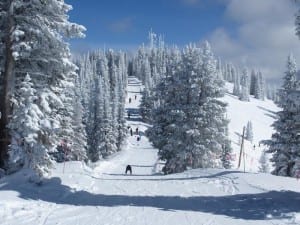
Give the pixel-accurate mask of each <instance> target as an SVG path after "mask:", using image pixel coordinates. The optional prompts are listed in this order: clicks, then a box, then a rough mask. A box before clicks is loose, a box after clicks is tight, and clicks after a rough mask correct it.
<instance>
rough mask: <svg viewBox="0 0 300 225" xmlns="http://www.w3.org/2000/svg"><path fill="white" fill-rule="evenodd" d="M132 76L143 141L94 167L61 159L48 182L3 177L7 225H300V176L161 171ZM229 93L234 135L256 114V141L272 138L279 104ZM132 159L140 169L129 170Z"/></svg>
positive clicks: (0, 214)
mask: <svg viewBox="0 0 300 225" xmlns="http://www.w3.org/2000/svg"><path fill="white" fill-rule="evenodd" d="M129 82H130V85H129V90H128V98H129V97H130V98H131V99H132V103H130V104H129V103H127V109H129V110H130V111H131V112H132V115H131V119H130V120H129V121H128V126H130V127H131V128H132V129H133V131H135V129H136V128H138V129H139V130H140V131H141V133H142V138H141V141H137V139H136V138H137V137H136V136H135V135H133V136H129V137H128V140H127V145H126V146H125V147H124V151H122V152H120V153H119V154H117V155H115V156H113V157H111V158H110V159H107V160H105V161H102V162H99V163H97V164H94V165H91V167H88V166H86V165H84V164H82V163H80V162H68V163H66V164H65V165H64V164H58V165H57V166H56V169H54V170H53V175H52V177H51V178H49V179H48V180H46V181H45V183H44V184H43V185H42V186H36V185H35V184H32V183H28V182H27V179H28V176H29V175H30V171H27V170H22V171H20V172H18V173H16V174H13V175H11V176H8V177H5V178H3V179H1V180H0V224H1V225H19V224H22V225H54V224H59V225H123V224H124V225H135V224H136V225H146V224H147V225H151V224H155V225H159V224H162V225H167V224H180V225H185V224H189V225H191V224H194V225H201V224H202V225H227V224H234V225H236V224H247V225H248V224H255V225H265V224H267V225H268V224H270V225H271V224H272V225H273V224H300V204H299V201H300V191H299V190H300V182H299V181H297V180H296V179H293V178H285V177H276V176H272V175H270V174H263V173H261V174H259V173H253V172H252V173H251V172H247V173H243V172H242V171H239V170H221V169H197V170H189V171H186V172H185V173H181V174H172V175H166V176H164V175H162V174H161V173H159V170H160V168H161V166H162V165H161V164H160V162H159V161H158V160H157V150H156V149H153V147H152V146H151V144H150V143H149V141H148V139H147V138H146V137H145V136H143V132H144V131H145V129H147V126H148V125H147V124H145V123H142V122H141V121H140V117H139V115H138V113H137V112H138V105H139V101H140V94H139V90H140V88H141V84H140V82H139V81H138V80H137V79H136V78H133V77H131V78H130V79H129ZM135 95H137V99H136V100H135ZM127 100H128V99H127ZM224 100H225V101H228V102H229V107H228V110H229V111H228V118H230V119H231V123H230V135H231V137H232V138H233V142H235V141H238V138H237V137H238V136H237V135H236V134H235V132H238V133H241V129H242V126H243V125H245V122H247V121H248V120H249V119H251V120H252V122H253V126H254V127H253V128H254V143H257V141H259V140H260V138H263V139H264V138H269V135H270V134H271V131H270V130H269V125H270V124H271V123H272V117H269V114H270V112H269V111H268V110H276V108H275V106H274V105H273V106H274V108H271V107H270V105H271V104H272V103H270V102H260V101H255V100H252V101H251V102H250V103H242V102H240V101H238V100H237V99H235V97H233V96H230V95H226V97H225V98H224ZM269 104H270V105H269ZM250 105H251V107H250ZM273 106H272V107H273ZM235 107H236V108H235ZM264 108H265V109H267V110H264ZM241 111H242V112H244V114H241V113H240V112H241ZM246 112H249V113H246ZM265 114H266V115H265ZM270 118H271V119H270ZM235 119H236V120H235ZM256 124H257V125H256ZM259 135H261V136H259ZM234 138H235V139H234ZM233 144H235V143H233ZM246 145H247V146H248V145H249V146H252V144H251V145H250V143H246ZM237 146H238V145H237ZM234 148H235V150H237V149H238V147H234ZM246 151H247V152H246V153H247V154H248V152H250V151H252V149H249V150H248V149H246ZM253 152H258V150H257V151H256V150H255V151H253ZM249 154H250V153H249ZM257 155H259V154H258V153H257ZM127 164H131V165H132V167H133V175H125V174H124V172H125V171H124V170H125V166H126V165H127ZM246 165H247V164H246ZM247 168H248V167H247ZM253 168H254V167H253ZM249 170H250V167H249ZM253 170H254V169H253Z"/></svg>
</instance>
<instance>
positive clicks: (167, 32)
mask: <svg viewBox="0 0 300 225" xmlns="http://www.w3.org/2000/svg"><path fill="white" fill-rule="evenodd" d="M65 1H66V3H68V4H71V5H72V6H73V10H72V11H70V14H69V15H70V20H71V21H72V22H76V23H78V24H81V25H84V26H85V27H86V28H87V32H86V38H85V39H81V40H72V41H71V49H72V51H76V52H86V51H88V50H92V49H98V48H103V47H104V46H105V47H106V48H114V49H118V50H119V49H123V50H134V49H136V47H137V46H139V45H141V44H142V43H146V42H147V36H148V31H149V30H150V29H151V28H152V29H153V31H154V32H155V33H157V34H162V35H164V36H165V41H166V43H167V44H177V45H179V46H183V45H184V44H188V43H190V42H201V41H203V40H208V41H209V42H210V43H211V45H212V49H213V51H214V53H215V55H217V56H220V57H221V59H222V60H223V61H226V62H232V63H233V64H235V65H237V66H239V67H240V68H243V67H248V68H249V69H256V70H260V71H261V72H262V73H263V74H264V75H265V77H266V78H267V79H268V80H274V81H278V80H280V79H281V78H282V76H283V75H284V71H285V65H286V59H287V56H288V55H289V54H290V53H294V55H295V57H296V59H298V60H299V61H300V41H299V39H298V38H297V37H296V35H295V25H294V22H295V13H296V12H297V10H298V9H299V8H300V6H299V4H298V5H296V3H295V0H65Z"/></svg>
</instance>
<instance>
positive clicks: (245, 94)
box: [239, 68, 250, 102]
mask: <svg viewBox="0 0 300 225" xmlns="http://www.w3.org/2000/svg"><path fill="white" fill-rule="evenodd" d="M241 86H242V90H241V94H240V98H239V99H240V100H241V101H248V102H249V101H250V98H249V77H248V70H247V69H246V68H245V69H244V70H243V73H242V77H241Z"/></svg>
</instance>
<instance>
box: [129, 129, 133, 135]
mask: <svg viewBox="0 0 300 225" xmlns="http://www.w3.org/2000/svg"><path fill="white" fill-rule="evenodd" d="M132 135H133V132H132V128H130V136H132Z"/></svg>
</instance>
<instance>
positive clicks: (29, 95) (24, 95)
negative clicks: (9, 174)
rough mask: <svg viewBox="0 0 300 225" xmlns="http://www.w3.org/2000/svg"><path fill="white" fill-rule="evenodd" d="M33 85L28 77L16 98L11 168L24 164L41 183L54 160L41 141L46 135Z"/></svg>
mask: <svg viewBox="0 0 300 225" xmlns="http://www.w3.org/2000/svg"><path fill="white" fill-rule="evenodd" d="M33 86H34V85H33V83H32V81H31V78H30V76H29V74H27V75H26V77H25V79H24V81H23V82H22V83H21V84H20V86H19V87H18V93H16V99H14V102H15V105H14V111H13V115H12V118H11V120H10V123H9V125H8V128H9V129H10V132H11V137H12V141H11V145H10V148H9V154H10V163H9V165H10V168H11V170H12V171H14V170H16V169H19V168H20V167H21V166H23V165H25V167H26V168H31V169H33V170H34V171H35V172H36V174H37V176H36V177H34V179H35V180H34V181H36V182H40V181H41V180H40V178H41V177H42V176H43V175H45V174H48V173H49V166H50V164H51V159H50V156H49V154H48V149H47V148H46V147H45V145H44V144H43V143H42V142H41V141H40V140H39V138H40V136H41V135H43V134H41V132H42V129H41V124H40V121H41V120H42V119H43V118H44V115H43V112H42V111H41V110H40V108H39V106H38V105H37V104H36V102H37V100H38V97H37V95H36V90H35V89H34V88H33ZM17 99H18V100H17Z"/></svg>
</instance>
